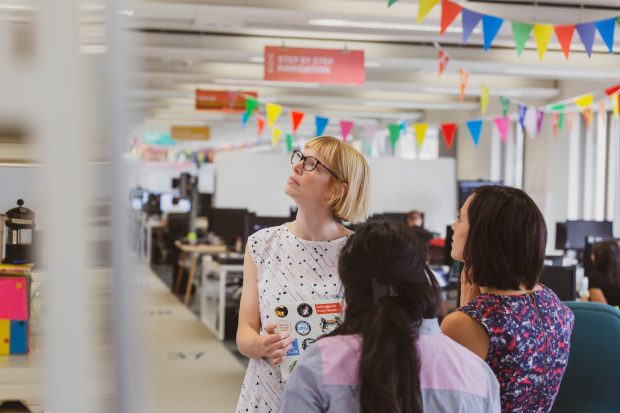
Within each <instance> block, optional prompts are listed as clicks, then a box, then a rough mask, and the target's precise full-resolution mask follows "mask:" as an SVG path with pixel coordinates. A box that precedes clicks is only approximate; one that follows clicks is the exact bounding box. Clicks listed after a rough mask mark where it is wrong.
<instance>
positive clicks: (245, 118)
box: [241, 112, 250, 129]
mask: <svg viewBox="0 0 620 413" xmlns="http://www.w3.org/2000/svg"><path fill="white" fill-rule="evenodd" d="M249 119H250V112H243V115H242V116H241V125H242V126H243V128H244V129H245V127H246V125H247V124H248V120H249Z"/></svg>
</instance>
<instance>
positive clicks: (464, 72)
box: [459, 68, 469, 102]
mask: <svg viewBox="0 0 620 413" xmlns="http://www.w3.org/2000/svg"><path fill="white" fill-rule="evenodd" d="M459 74H460V75H461V84H460V85H459V87H460V90H461V93H460V96H459V100H460V101H461V102H462V101H463V99H464V98H465V88H466V87H467V81H468V80H469V72H468V71H467V70H465V69H464V68H461V70H460V71H459Z"/></svg>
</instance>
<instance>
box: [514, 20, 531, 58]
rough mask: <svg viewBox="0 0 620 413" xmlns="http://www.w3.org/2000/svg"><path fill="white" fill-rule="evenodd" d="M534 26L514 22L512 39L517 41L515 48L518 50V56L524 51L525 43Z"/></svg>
mask: <svg viewBox="0 0 620 413" xmlns="http://www.w3.org/2000/svg"><path fill="white" fill-rule="evenodd" d="M532 27H534V25H532V24H528V23H519V22H512V37H514V39H515V47H516V48H517V55H519V56H521V53H523V49H524V48H525V42H527V39H528V38H529V37H530V32H531V31H532Z"/></svg>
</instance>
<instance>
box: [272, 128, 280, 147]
mask: <svg viewBox="0 0 620 413" xmlns="http://www.w3.org/2000/svg"><path fill="white" fill-rule="evenodd" d="M280 135H282V129H280V128H278V127H277V126H276V127H274V128H273V130H272V135H271V146H273V147H275V146H276V145H277V144H278V142H279V141H280Z"/></svg>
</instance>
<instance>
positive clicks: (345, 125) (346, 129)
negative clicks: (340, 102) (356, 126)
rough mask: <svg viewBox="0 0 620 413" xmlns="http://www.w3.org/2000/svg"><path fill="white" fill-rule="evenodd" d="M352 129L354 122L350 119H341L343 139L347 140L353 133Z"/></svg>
mask: <svg viewBox="0 0 620 413" xmlns="http://www.w3.org/2000/svg"><path fill="white" fill-rule="evenodd" d="M351 129H353V122H351V121H348V120H341V121H340V133H341V134H342V140H344V141H345V142H346V141H347V139H348V137H349V135H350V134H351Z"/></svg>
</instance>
